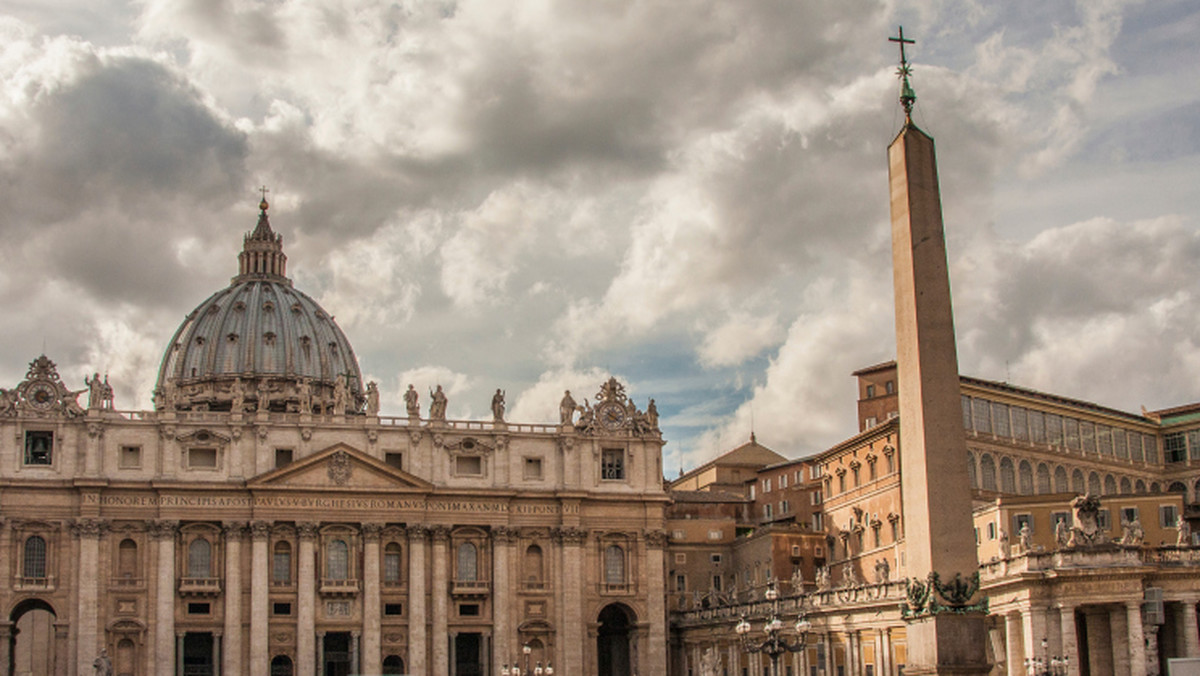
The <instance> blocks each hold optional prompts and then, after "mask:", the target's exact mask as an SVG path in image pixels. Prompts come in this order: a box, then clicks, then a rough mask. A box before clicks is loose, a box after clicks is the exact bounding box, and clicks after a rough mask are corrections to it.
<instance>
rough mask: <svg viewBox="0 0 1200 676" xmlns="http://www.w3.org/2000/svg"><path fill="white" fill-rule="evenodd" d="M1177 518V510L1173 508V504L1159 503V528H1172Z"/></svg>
mask: <svg viewBox="0 0 1200 676" xmlns="http://www.w3.org/2000/svg"><path fill="white" fill-rule="evenodd" d="M1178 519H1179V510H1177V509H1175V505H1159V507H1158V525H1159V527H1160V528H1174V527H1175V522H1176V520H1178Z"/></svg>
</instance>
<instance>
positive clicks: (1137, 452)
mask: <svg viewBox="0 0 1200 676" xmlns="http://www.w3.org/2000/svg"><path fill="white" fill-rule="evenodd" d="M1125 436H1126V438H1128V439H1129V457H1130V459H1132V460H1133V461H1134V462H1145V461H1146V451H1145V449H1143V448H1142V435H1141V434H1138V433H1137V432H1132V431H1126V432H1125Z"/></svg>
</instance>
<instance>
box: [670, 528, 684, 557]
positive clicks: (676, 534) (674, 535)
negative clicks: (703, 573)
mask: <svg viewBox="0 0 1200 676" xmlns="http://www.w3.org/2000/svg"><path fill="white" fill-rule="evenodd" d="M684 537H685V535H684V532H683V531H681V530H673V531H671V539H672V540H682V539H683V538H684ZM680 556H682V554H681V555H680Z"/></svg>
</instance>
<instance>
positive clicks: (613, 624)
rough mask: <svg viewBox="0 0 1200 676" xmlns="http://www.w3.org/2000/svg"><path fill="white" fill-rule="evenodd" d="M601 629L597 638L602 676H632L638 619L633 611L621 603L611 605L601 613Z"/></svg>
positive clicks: (597, 661)
mask: <svg viewBox="0 0 1200 676" xmlns="http://www.w3.org/2000/svg"><path fill="white" fill-rule="evenodd" d="M597 619H598V620H599V621H600V628H599V630H598V631H597V636H596V663H597V666H598V673H599V675H600V676H632V674H633V665H632V661H633V659H632V658H633V651H632V650H630V643H631V640H630V639H631V638H632V637H633V623H634V621H635V620H636V619H637V617H636V616H635V615H634V612H633V610H632V609H630V608H629V607H628V606H626V605H624V604H621V603H611V604H609V605H607V606H605V607H604V609H603V610H601V611H600V617H599V618H597Z"/></svg>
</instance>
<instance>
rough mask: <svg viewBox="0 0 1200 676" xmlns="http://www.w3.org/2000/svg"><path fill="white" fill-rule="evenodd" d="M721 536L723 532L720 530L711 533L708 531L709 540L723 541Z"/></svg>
mask: <svg viewBox="0 0 1200 676" xmlns="http://www.w3.org/2000/svg"><path fill="white" fill-rule="evenodd" d="M721 535H722V533H721V531H719V530H710V531H708V539H709V540H720V539H721Z"/></svg>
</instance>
